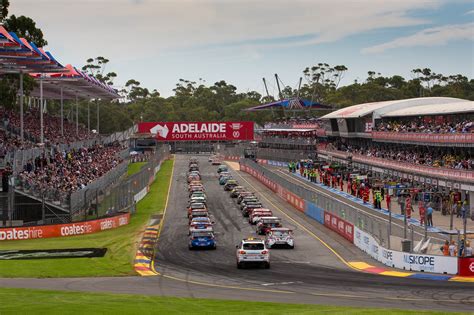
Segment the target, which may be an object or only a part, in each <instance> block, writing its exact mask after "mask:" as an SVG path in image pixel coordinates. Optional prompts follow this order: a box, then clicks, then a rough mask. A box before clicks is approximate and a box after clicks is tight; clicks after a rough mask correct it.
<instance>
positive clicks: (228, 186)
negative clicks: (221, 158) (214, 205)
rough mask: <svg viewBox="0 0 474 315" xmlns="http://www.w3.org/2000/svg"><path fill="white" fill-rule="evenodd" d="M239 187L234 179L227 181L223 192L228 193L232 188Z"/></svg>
mask: <svg viewBox="0 0 474 315" xmlns="http://www.w3.org/2000/svg"><path fill="white" fill-rule="evenodd" d="M236 186H239V183H238V182H237V181H236V180H235V179H229V180H227V182H226V183H225V185H224V190H225V191H230V190H232V189H234V187H236Z"/></svg>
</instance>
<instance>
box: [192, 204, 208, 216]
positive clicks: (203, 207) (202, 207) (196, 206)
mask: <svg viewBox="0 0 474 315" xmlns="http://www.w3.org/2000/svg"><path fill="white" fill-rule="evenodd" d="M194 210H205V211H207V207H206V204H204V203H202V202H195V203H191V204H190V205H189V207H188V216H189V215H190V214H191V212H193V211H194Z"/></svg>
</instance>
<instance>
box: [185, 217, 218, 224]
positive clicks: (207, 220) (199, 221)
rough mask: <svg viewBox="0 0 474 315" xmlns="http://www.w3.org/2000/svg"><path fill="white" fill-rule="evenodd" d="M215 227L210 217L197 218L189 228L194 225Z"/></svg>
mask: <svg viewBox="0 0 474 315" xmlns="http://www.w3.org/2000/svg"><path fill="white" fill-rule="evenodd" d="M208 224H210V225H213V223H212V221H211V219H210V218H209V217H195V218H193V219H192V220H191V222H190V223H189V226H192V225H208Z"/></svg>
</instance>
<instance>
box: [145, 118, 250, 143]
mask: <svg viewBox="0 0 474 315" xmlns="http://www.w3.org/2000/svg"><path fill="white" fill-rule="evenodd" d="M138 132H139V133H151V134H152V135H153V136H154V138H155V139H156V140H158V141H213V140H215V141H217V140H219V141H230V140H253V139H254V123H253V122H252V121H226V122H218V121H211V122H143V123H139V124H138Z"/></svg>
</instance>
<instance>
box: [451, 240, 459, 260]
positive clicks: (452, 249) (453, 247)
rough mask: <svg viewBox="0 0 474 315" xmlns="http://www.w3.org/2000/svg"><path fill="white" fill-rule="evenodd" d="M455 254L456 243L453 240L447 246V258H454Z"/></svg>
mask: <svg viewBox="0 0 474 315" xmlns="http://www.w3.org/2000/svg"><path fill="white" fill-rule="evenodd" d="M457 252H458V250H457V247H456V243H455V242H454V240H453V241H451V245H449V256H453V257H456V254H457Z"/></svg>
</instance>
